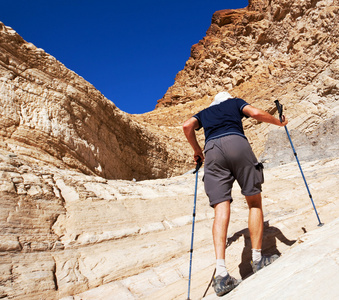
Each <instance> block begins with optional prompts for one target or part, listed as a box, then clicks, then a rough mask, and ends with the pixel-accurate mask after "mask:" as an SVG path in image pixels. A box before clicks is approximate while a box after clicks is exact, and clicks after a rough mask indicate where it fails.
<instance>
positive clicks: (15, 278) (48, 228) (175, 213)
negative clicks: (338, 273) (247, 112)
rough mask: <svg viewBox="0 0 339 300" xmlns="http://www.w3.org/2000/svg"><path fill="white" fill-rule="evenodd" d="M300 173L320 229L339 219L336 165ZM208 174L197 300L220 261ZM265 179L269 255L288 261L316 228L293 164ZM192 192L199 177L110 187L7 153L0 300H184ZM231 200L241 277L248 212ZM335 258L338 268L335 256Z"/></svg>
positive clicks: (1, 165) (0, 177) (246, 267)
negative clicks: (285, 256) (295, 247)
mask: <svg viewBox="0 0 339 300" xmlns="http://www.w3.org/2000/svg"><path fill="white" fill-rule="evenodd" d="M281 134H283V132H281ZM303 167H304V172H305V176H306V178H307V179H308V183H309V186H310V189H311V191H312V194H313V198H314V200H315V203H316V206H317V209H318V212H319V215H320V218H321V221H322V222H324V223H325V224H328V223H329V222H331V221H333V220H335V219H337V218H338V214H339V203H338V201H337V199H336V194H335V193H333V191H334V190H335V189H336V186H337V185H338V182H339V172H338V170H339V159H338V158H337V159H325V160H318V161H313V162H311V163H305V162H303ZM202 176H203V172H202V171H201V172H199V182H198V194H197V216H196V228H195V238H194V256H193V273H192V274H193V277H192V294H191V295H192V299H198V298H200V297H201V296H202V294H203V293H204V290H205V289H206V287H207V285H208V281H209V279H210V277H211V274H212V272H213V268H214V263H215V261H214V255H213V243H212V235H211V225H212V218H213V210H212V209H211V208H210V207H209V205H208V204H207V203H208V200H207V197H206V195H205V192H204V188H203V184H202V181H201V180H202ZM265 180H266V183H265V185H264V198H263V203H264V211H265V221H266V225H267V226H266V229H265V234H264V244H263V250H264V252H265V253H267V252H268V253H272V252H274V253H282V254H284V253H285V251H287V250H288V248H289V247H290V246H291V245H294V244H295V241H296V240H297V239H298V237H300V236H302V235H303V234H304V233H305V232H308V231H312V230H315V229H316V228H317V224H318V223H317V219H316V217H315V214H314V211H313V207H312V205H311V203H310V200H309V198H308V195H307V193H306V190H305V187H304V185H303V182H302V178H301V176H300V173H299V171H298V167H297V165H296V163H292V164H286V165H283V166H280V167H276V168H274V169H266V172H265ZM194 184H195V175H193V174H186V175H182V176H177V177H173V178H168V179H157V180H147V181H139V182H133V181H126V180H107V179H104V178H102V177H99V176H91V175H84V174H82V173H80V172H75V171H71V170H66V169H60V168H57V167H54V166H48V165H46V164H44V165H41V163H40V161H39V160H36V159H27V158H25V157H22V156H20V155H18V156H16V155H14V154H13V153H9V152H5V151H3V150H1V151H0V199H1V209H0V228H1V233H0V281H1V287H0V298H5V299H32V300H33V299H51V300H52V299H61V298H65V300H66V299H67V300H69V299H74V300H80V299H83V300H90V299H93V300H94V299H96V300H100V299H102V300H107V299H112V295H114V299H182V298H183V297H185V296H186V293H187V278H188V270H189V249H190V240H191V219H192V209H193V196H194ZM233 198H234V203H233V204H232V218H231V223H230V230H229V233H228V237H229V239H228V248H227V262H228V269H229V272H231V273H232V275H234V276H236V277H238V278H240V277H246V276H247V275H249V273H250V270H251V269H250V268H251V267H250V259H251V257H250V255H251V247H250V243H249V233H248V230H247V214H248V209H247V205H246V203H245V201H244V199H243V196H242V195H241V193H240V188H239V187H238V186H235V187H234V192H233ZM333 238H336V236H333ZM328 246H329V247H332V246H333V243H331V241H330V240H328V242H327V244H326V245H323V244H321V245H320V246H319V248H320V249H322V250H324V249H323V248H324V247H328ZM331 250H333V249H332V248H331ZM315 255H316V253H315ZM333 255H334V259H336V260H338V256H337V255H338V252H336V254H335V253H334V254H333ZM296 259H297V260H300V261H302V260H303V256H302V255H301V257H298V258H296ZM333 280H334V281H335V280H336V277H335V276H333ZM210 293H212V289H211V290H210V291H209V294H210Z"/></svg>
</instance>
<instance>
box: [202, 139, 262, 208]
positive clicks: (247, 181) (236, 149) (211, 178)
mask: <svg viewBox="0 0 339 300" xmlns="http://www.w3.org/2000/svg"><path fill="white" fill-rule="evenodd" d="M262 169H263V167H262V164H260V163H258V160H257V158H256V157H255V155H254V153H253V151H252V148H251V146H250V144H249V143H248V141H247V139H245V138H244V137H242V136H239V135H227V136H224V137H221V138H218V139H214V140H210V141H208V142H207V144H206V145H205V167H204V171H205V175H204V184H205V191H206V194H207V196H208V198H209V200H210V206H212V207H213V206H214V205H215V204H218V203H220V202H224V201H228V200H230V201H232V195H231V192H232V186H233V183H234V181H235V180H237V182H238V183H239V186H240V188H241V193H242V194H243V195H244V196H253V195H256V194H259V193H260V192H261V184H262V183H264V174H263V170H262Z"/></svg>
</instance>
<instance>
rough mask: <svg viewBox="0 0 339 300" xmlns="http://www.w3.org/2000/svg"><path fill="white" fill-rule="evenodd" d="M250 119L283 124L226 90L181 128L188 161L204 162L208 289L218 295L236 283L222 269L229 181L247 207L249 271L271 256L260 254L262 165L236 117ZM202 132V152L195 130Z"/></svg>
mask: <svg viewBox="0 0 339 300" xmlns="http://www.w3.org/2000/svg"><path fill="white" fill-rule="evenodd" d="M243 117H246V118H248V117H252V118H254V119H256V120H258V121H260V122H267V123H271V124H275V125H278V126H285V125H286V124H287V123H288V121H287V120H286V119H285V118H283V119H282V122H280V120H279V119H277V118H275V117H273V116H272V115H270V114H269V113H267V112H265V111H263V110H260V109H257V108H255V107H253V106H251V105H249V104H248V103H247V102H245V101H244V100H243V99H240V98H233V97H232V96H231V95H230V94H229V93H228V92H221V93H218V94H217V95H216V96H215V98H214V101H213V102H212V103H211V104H210V106H209V107H207V108H206V109H204V110H202V111H200V112H199V113H197V114H196V115H194V116H193V117H191V118H190V119H188V120H187V121H186V122H185V123H184V125H183V130H184V133H185V136H186V138H187V140H188V142H189V143H190V145H191V146H192V148H193V151H194V160H195V161H196V162H197V161H198V160H199V159H201V161H204V154H205V157H206V158H205V166H204V172H205V174H204V179H203V180H204V185H205V192H206V194H207V196H208V198H209V202H210V206H211V207H213V208H214V222H213V229H212V234H213V243H214V250H215V256H216V273H215V276H214V278H213V286H214V290H215V292H216V294H217V295H218V296H222V295H225V294H226V293H228V292H230V291H231V290H232V289H234V288H235V287H236V286H237V285H238V284H239V283H240V281H238V280H236V279H235V278H234V277H232V276H230V275H229V274H228V272H227V269H226V265H225V251H226V238H227V228H228V224H229V220H230V204H231V202H232V201H233V200H232V196H231V191H232V186H233V182H234V181H235V180H237V182H238V183H239V185H240V187H241V193H242V194H243V195H244V196H245V198H246V201H247V204H248V207H249V217H248V229H249V232H250V239H251V244H252V262H251V264H252V268H253V272H257V271H258V270H260V269H261V268H263V267H264V266H266V265H268V264H270V263H272V262H273V261H274V260H275V259H276V258H278V256H277V255H274V256H263V255H262V254H261V245H262V238H263V228H264V223H263V219H264V218H263V211H262V203H261V184H262V183H263V182H264V176H263V165H262V163H260V162H258V160H257V159H256V157H255V155H254V153H253V151H252V149H251V146H250V144H249V142H248V140H247V138H246V137H245V134H244V130H243V126H242V118H243ZM202 127H203V128H204V133H205V147H204V154H203V152H202V149H201V147H200V145H199V143H198V141H197V138H196V134H195V131H196V130H199V129H200V128H202Z"/></svg>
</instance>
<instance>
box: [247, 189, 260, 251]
mask: <svg viewBox="0 0 339 300" xmlns="http://www.w3.org/2000/svg"><path fill="white" fill-rule="evenodd" d="M245 198H246V201H247V204H248V208H249V215H248V229H249V231H250V238H251V243H252V249H258V250H259V249H261V245H262V238H263V232H264V215H263V211H262V204H261V193H259V194H256V195H254V196H245Z"/></svg>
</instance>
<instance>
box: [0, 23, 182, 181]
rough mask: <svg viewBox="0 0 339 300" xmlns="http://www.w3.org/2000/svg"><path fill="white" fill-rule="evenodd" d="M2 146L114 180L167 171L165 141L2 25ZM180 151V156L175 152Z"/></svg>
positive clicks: (166, 173)
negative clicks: (178, 152)
mask: <svg viewBox="0 0 339 300" xmlns="http://www.w3.org/2000/svg"><path fill="white" fill-rule="evenodd" d="M0 104H1V107H2V110H1V118H0V124H1V129H0V142H1V145H0V146H1V148H3V149H6V150H10V151H14V152H15V153H17V154H19V153H20V154H24V155H27V156H30V157H35V158H38V159H39V160H41V161H44V162H46V163H49V164H53V165H56V166H59V167H63V168H65V167H66V168H67V167H68V168H75V169H77V170H80V171H82V172H84V173H86V174H97V175H99V176H102V177H105V178H111V179H113V178H114V179H118V178H123V179H133V178H135V179H137V180H139V179H145V178H157V177H167V176H169V175H171V174H172V173H173V170H174V169H175V168H177V167H178V166H177V164H176V163H175V161H173V160H172V159H171V155H170V154H169V153H168V151H167V150H166V146H165V142H164V141H163V140H162V139H161V138H160V137H159V136H157V135H156V134H151V133H150V132H149V131H148V130H147V129H146V128H145V127H143V126H140V125H138V124H137V123H135V122H134V121H133V120H131V119H130V117H129V116H128V115H127V114H126V113H124V112H122V111H120V110H119V109H118V108H117V107H116V106H115V105H114V104H113V102H111V101H109V100H108V99H106V98H105V97H104V96H103V95H102V94H101V93H100V92H99V91H98V90H96V89H95V88H94V87H93V86H92V85H91V84H90V83H88V82H87V81H85V80H84V79H83V78H82V77H80V76H78V75H77V74H75V73H74V72H72V71H70V70H69V69H67V68H66V67H65V66H64V65H63V64H62V63H60V62H58V61H57V60H56V59H55V58H54V57H52V56H51V55H49V54H47V53H46V52H44V51H43V50H42V49H39V48H37V47H35V46H34V45H33V44H31V43H27V42H25V41H24V40H23V39H22V38H21V37H20V36H19V35H18V34H17V33H16V32H15V31H14V30H12V29H11V28H9V27H6V26H5V25H3V24H2V23H1V24H0ZM172 157H173V155H172Z"/></svg>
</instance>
